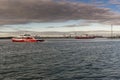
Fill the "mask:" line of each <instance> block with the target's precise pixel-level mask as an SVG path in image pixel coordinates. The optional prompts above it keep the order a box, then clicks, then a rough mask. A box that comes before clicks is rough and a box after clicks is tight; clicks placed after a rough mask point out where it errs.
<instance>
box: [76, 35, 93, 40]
mask: <svg viewBox="0 0 120 80" xmlns="http://www.w3.org/2000/svg"><path fill="white" fill-rule="evenodd" d="M94 38H95V36H88V34H85V35H82V36H76V37H75V39H94Z"/></svg>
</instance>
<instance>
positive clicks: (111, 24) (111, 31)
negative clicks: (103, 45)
mask: <svg viewBox="0 0 120 80" xmlns="http://www.w3.org/2000/svg"><path fill="white" fill-rule="evenodd" d="M112 37H113V24H111V38H112Z"/></svg>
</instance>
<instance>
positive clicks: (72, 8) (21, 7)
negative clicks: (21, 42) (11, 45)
mask: <svg viewBox="0 0 120 80" xmlns="http://www.w3.org/2000/svg"><path fill="white" fill-rule="evenodd" d="M79 19H85V20H92V21H95V22H101V23H106V22H108V23H111V22H112V23H114V24H115V23H117V24H119V21H118V20H119V19H120V15H119V14H117V13H113V12H111V11H110V9H106V8H97V7H95V6H92V5H89V4H84V3H75V2H68V1H62V0H61V1H60V0H57V1H55V0H0V24H2V25H5V24H20V23H28V22H52V21H66V20H79Z"/></svg>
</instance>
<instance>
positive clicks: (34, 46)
mask: <svg viewBox="0 0 120 80" xmlns="http://www.w3.org/2000/svg"><path fill="white" fill-rule="evenodd" d="M0 80H120V40H103V39H101V40H99V39H95V40H94V39H93V40H73V39H71V40H60V39H59V40H47V41H46V42H43V43H12V42H11V41H9V40H0Z"/></svg>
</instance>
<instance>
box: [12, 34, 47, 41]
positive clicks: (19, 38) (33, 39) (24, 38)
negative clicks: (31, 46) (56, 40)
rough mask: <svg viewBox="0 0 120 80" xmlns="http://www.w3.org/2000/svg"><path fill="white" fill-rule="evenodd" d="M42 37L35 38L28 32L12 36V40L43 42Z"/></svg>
mask: <svg viewBox="0 0 120 80" xmlns="http://www.w3.org/2000/svg"><path fill="white" fill-rule="evenodd" d="M43 41H45V40H43V39H35V38H34V37H32V36H31V35H29V34H25V35H23V36H19V37H14V38H12V42H43Z"/></svg>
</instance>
